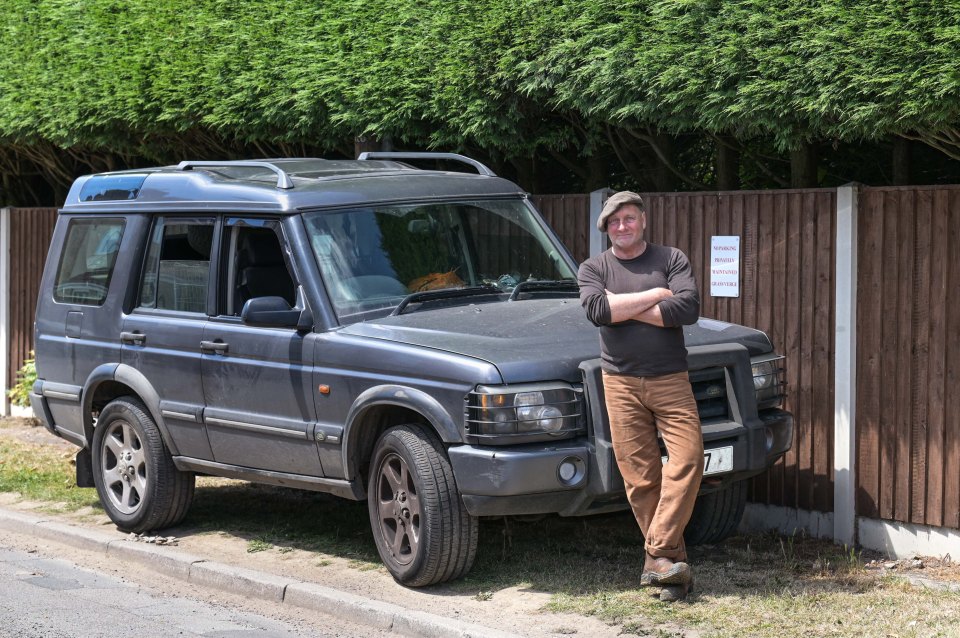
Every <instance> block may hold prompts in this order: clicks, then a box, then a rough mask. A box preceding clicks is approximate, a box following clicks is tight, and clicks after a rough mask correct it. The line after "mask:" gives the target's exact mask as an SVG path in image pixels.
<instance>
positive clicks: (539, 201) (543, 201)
mask: <svg viewBox="0 0 960 638" xmlns="http://www.w3.org/2000/svg"><path fill="white" fill-rule="evenodd" d="M530 200H531V201H532V202H533V204H534V206H536V207H537V209H538V210H539V211H540V212H541V213H542V214H543V217H544V219H546V220H547V223H548V224H550V227H551V228H553V231H554V232H555V233H556V234H557V236H558V237H559V238H560V241H562V242H563V243H564V244H565V245H566V247H567V249H568V250H569V251H570V254H572V255H573V258H574V259H576V260H577V262H581V261H583V260H585V259H586V258H587V257H589V256H590V233H591V232H596V230H595V229H592V228H590V195H589V194H585V195H580V194H573V195H569V194H568V195H531V196H530Z"/></svg>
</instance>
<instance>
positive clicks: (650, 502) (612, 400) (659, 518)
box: [603, 372, 703, 561]
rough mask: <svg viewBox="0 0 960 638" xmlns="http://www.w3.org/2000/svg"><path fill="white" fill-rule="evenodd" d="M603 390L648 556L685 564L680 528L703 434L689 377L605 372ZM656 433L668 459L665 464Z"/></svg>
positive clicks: (696, 484) (693, 490) (699, 472)
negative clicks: (637, 375) (660, 438)
mask: <svg viewBox="0 0 960 638" xmlns="http://www.w3.org/2000/svg"><path fill="white" fill-rule="evenodd" d="M603 391H604V394H605V395H606V404H607V415H608V416H609V418H610V433H611V436H612V439H613V450H614V453H615V454H616V457H617V465H618V466H619V467H620V474H622V475H623V481H624V483H625V484H626V488H627V499H628V500H629V501H630V506H631V507H632V508H633V515H634V516H635V517H636V519H637V523H639V524H640V531H641V532H642V533H643V538H644V541H645V542H644V546H645V549H646V550H647V553H649V554H650V555H651V556H657V557H659V556H663V557H665V558H670V559H672V560H675V561H677V560H686V558H687V548H686V546H685V545H684V543H683V529H684V528H685V527H686V526H687V523H688V522H689V521H690V515H691V514H692V513H693V505H694V503H695V501H696V500H697V490H699V489H700V479H701V478H703V435H702V434H701V432H700V417H699V415H698V414H697V402H696V400H694V398H693V390H692V389H691V388H690V380H689V377H688V376H687V373H686V372H678V373H676V374H666V375H663V376H659V377H632V376H627V375H618V374H611V373H607V372H604V373H603ZM657 432H659V433H660V436H661V437H663V442H664V444H665V445H666V447H667V456H669V457H670V458H669V461H668V462H667V463H666V464H665V465H664V464H663V463H662V461H661V457H660V446H659V445H658V443H657Z"/></svg>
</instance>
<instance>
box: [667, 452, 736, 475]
mask: <svg viewBox="0 0 960 638" xmlns="http://www.w3.org/2000/svg"><path fill="white" fill-rule="evenodd" d="M660 460H661V461H663V462H664V463H666V462H667V457H665V456H664V457H661V459H660ZM732 469H733V446H730V445H728V446H727V447H718V448H713V449H710V450H706V451H704V453H703V475H704V476H707V475H708V474H719V473H721V472H729V471H731V470H732Z"/></svg>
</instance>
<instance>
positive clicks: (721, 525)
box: [683, 481, 747, 545]
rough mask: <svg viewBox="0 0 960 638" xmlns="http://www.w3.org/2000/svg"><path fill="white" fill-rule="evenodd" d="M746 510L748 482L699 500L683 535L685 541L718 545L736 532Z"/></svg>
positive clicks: (688, 543)
mask: <svg viewBox="0 0 960 638" xmlns="http://www.w3.org/2000/svg"><path fill="white" fill-rule="evenodd" d="M746 506H747V481H736V482H734V483H731V484H730V485H729V486H727V487H725V488H723V489H722V490H718V491H716V492H710V493H709V494H704V495H703V496H700V497H699V498H698V499H697V504H696V505H695V506H694V508H693V515H692V516H691V517H690V522H689V523H688V524H687V528H686V529H685V530H684V532H683V539H684V541H685V542H686V543H687V545H710V544H713V543H719V542H720V541H722V540H724V539H726V538H727V537H729V536H730V535H732V534H733V533H734V532H735V531H737V527H738V526H739V525H740V519H741V518H743V510H744V508H745V507H746Z"/></svg>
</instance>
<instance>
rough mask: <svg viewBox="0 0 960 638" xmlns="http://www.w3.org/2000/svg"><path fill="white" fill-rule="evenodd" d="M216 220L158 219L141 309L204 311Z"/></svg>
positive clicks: (146, 270)
mask: <svg viewBox="0 0 960 638" xmlns="http://www.w3.org/2000/svg"><path fill="white" fill-rule="evenodd" d="M213 224H214V220H213V219H195V218H191V219H183V218H158V219H157V221H156V224H155V225H154V227H153V234H152V235H151V237H150V247H149V248H148V250H147V259H146V262H145V264H144V270H143V280H142V281H141V284H140V307H141V308H156V309H158V310H178V311H180V312H205V311H206V309H207V281H208V280H209V277H210V249H211V247H212V246H213Z"/></svg>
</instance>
